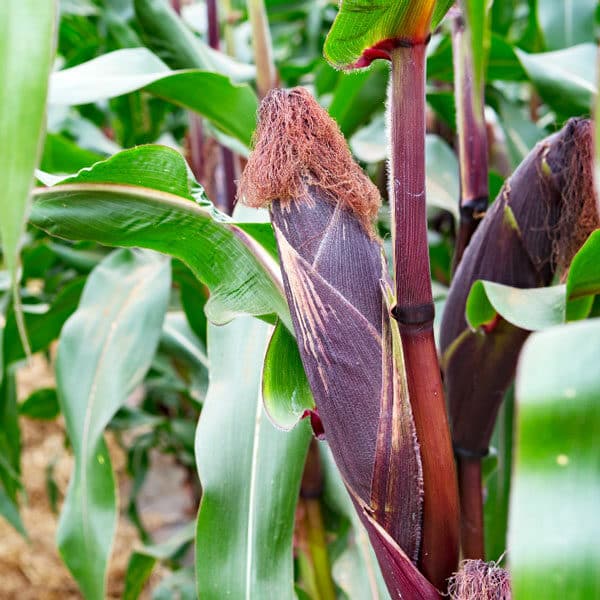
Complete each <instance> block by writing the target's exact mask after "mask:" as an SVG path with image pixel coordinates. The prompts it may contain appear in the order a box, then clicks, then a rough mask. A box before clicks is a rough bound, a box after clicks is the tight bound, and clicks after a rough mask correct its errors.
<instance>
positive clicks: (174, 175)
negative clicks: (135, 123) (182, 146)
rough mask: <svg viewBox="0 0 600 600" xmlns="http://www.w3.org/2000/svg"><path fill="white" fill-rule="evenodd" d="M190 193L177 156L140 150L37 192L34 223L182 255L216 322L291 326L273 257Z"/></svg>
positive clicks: (66, 234)
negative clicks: (272, 317) (207, 293)
mask: <svg viewBox="0 0 600 600" xmlns="http://www.w3.org/2000/svg"><path fill="white" fill-rule="evenodd" d="M194 184H195V182H194ZM192 191H193V192H194V193H196V192H197V188H194V189H190V183H189V181H188V172H187V168H186V164H185V161H184V159H183V157H182V156H181V155H180V154H179V153H178V152H176V151H175V150H172V149H170V148H166V147H162V146H141V147H139V148H135V149H132V150H125V151H123V152H121V153H119V154H116V155H115V156H113V157H112V158H110V159H108V160H107V161H104V162H101V163H97V164H96V165H94V167H93V168H92V169H90V170H84V171H81V172H80V173H79V174H78V175H77V176H75V177H72V178H69V179H67V180H65V181H64V182H62V184H61V185H59V186H54V187H49V188H38V189H36V190H35V192H34V195H35V198H36V200H35V202H34V206H33V207H32V212H31V218H30V220H31V222H32V223H33V224H34V225H36V226H38V227H40V228H42V229H44V230H46V231H48V233H50V234H52V235H56V236H59V237H63V238H67V239H72V240H82V239H83V240H93V241H97V242H100V243H102V244H104V245H107V246H127V247H135V246H140V247H145V248H150V249H153V250H157V251H159V252H164V253H165V254H170V255H171V256H174V257H176V258H179V259H180V260H182V261H183V262H185V263H186V264H187V265H188V266H189V267H190V269H191V270H192V271H193V272H194V274H195V275H196V277H198V279H200V280H201V281H202V282H203V283H205V284H206V285H207V286H208V287H209V289H210V290H211V298H210V300H209V302H208V304H207V306H206V310H207V314H208V315H209V317H210V318H211V319H212V320H214V321H217V322H220V323H224V322H226V321H227V320H229V319H232V318H233V317H234V316H236V315H237V314H241V313H246V314H252V315H268V314H277V315H278V316H279V317H280V318H281V320H282V321H283V322H284V323H285V324H288V325H290V328H291V323H290V317H289V311H288V308H287V304H286V302H285V299H284V297H283V290H281V288H280V287H279V286H280V285H281V283H280V282H279V277H280V276H279V274H278V273H277V265H276V263H275V262H274V260H273V259H272V258H271V257H270V256H269V255H268V254H267V252H266V251H265V250H263V249H262V247H261V246H260V245H259V244H258V243H257V242H256V241H255V240H254V239H253V238H252V237H251V236H250V235H249V234H247V233H246V232H245V231H244V230H243V229H242V228H241V227H240V226H238V225H237V224H236V223H235V222H233V221H232V220H231V219H230V218H229V217H227V216H226V215H224V214H222V213H219V212H218V211H217V210H216V209H215V208H214V207H213V206H212V204H210V202H209V201H208V200H206V198H205V197H204V195H203V194H201V201H200V202H196V201H194V196H192ZM198 193H199V192H198Z"/></svg>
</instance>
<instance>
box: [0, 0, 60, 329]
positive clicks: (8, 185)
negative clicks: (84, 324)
mask: <svg viewBox="0 0 600 600" xmlns="http://www.w3.org/2000/svg"><path fill="white" fill-rule="evenodd" d="M57 16H58V6H57V3H56V1H54V0H49V1H47V2H42V3H40V2H38V1H37V0H5V1H4V2H2V5H1V6H0V181H2V191H1V192H0V243H1V244H2V254H3V258H4V262H5V264H6V267H7V268H8V271H9V273H10V277H11V281H12V286H13V290H14V293H15V297H16V298H17V297H18V296H17V295H18V291H17V279H18V274H17V269H18V263H19V258H18V257H19V250H20V245H21V236H22V234H23V231H24V229H25V221H26V214H27V210H28V205H29V194H30V191H31V188H32V186H33V181H34V180H33V172H34V169H35V168H36V166H37V161H38V159H39V156H40V153H41V149H42V143H43V134H44V127H45V123H44V120H45V111H46V94H47V91H48V75H49V73H50V70H51V67H52V60H53V59H54V38H55V28H56V18H57ZM18 305H19V303H18V301H17V311H18V308H19V307H18ZM17 314H18V316H19V317H20V313H19V312H18V313H17ZM19 325H20V330H21V331H20V335H21V337H22V338H23V340H25V339H26V333H25V330H24V328H23V325H22V320H21V318H19Z"/></svg>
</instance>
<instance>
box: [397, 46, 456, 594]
mask: <svg viewBox="0 0 600 600" xmlns="http://www.w3.org/2000/svg"><path fill="white" fill-rule="evenodd" d="M425 55H426V44H425V43H417V44H415V45H411V46H408V47H404V46H401V47H398V48H396V49H395V50H393V51H392V55H391V56H392V85H391V95H390V111H391V142H392V153H391V175H392V177H391V190H390V198H391V199H392V219H393V228H392V230H393V232H394V269H395V274H396V306H395V307H394V309H393V311H392V314H393V316H394V317H395V318H396V319H397V321H398V323H399V328H400V335H401V338H402V346H403V351H404V363H405V368H406V373H407V381H408V390H409V397H410V403H411V406H412V410H413V415H414V420H415V427H416V432H417V438H418V441H419V444H420V450H421V459H422V463H423V482H424V492H425V497H424V506H423V542H422V549H421V555H420V559H419V566H420V568H421V571H422V572H423V573H424V574H425V576H426V577H427V579H428V580H429V581H430V582H432V583H433V584H434V585H435V586H436V587H437V588H438V589H440V590H444V589H445V587H446V580H447V578H448V577H450V575H451V574H452V573H453V571H454V570H455V569H456V566H457V563H458V539H459V510H458V491H457V483H456V469H455V465H454V457H453V453H452V444H451V441H450V430H449V426H448V418H447V415H446V407H445V403H444V394H443V388H442V381H441V376H440V368H439V364H438V358H437V352H436V348H435V342H434V337H433V317H434V308H433V297H432V291H431V274H430V268H429V248H428V245H427V212H426V204H425Z"/></svg>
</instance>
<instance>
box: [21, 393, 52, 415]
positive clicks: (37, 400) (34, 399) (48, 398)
mask: <svg viewBox="0 0 600 600" xmlns="http://www.w3.org/2000/svg"><path fill="white" fill-rule="evenodd" d="M59 413H60V406H59V405H58V396H57V395H56V389H54V388H42V389H39V390H36V391H35V392H33V393H32V394H30V395H29V396H28V397H27V398H26V399H25V400H24V401H23V402H22V403H21V404H20V405H19V415H21V416H25V417H28V418H29V419H41V420H44V421H49V420H52V419H54V418H56V417H57V416H58V414H59Z"/></svg>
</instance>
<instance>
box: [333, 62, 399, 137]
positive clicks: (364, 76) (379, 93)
mask: <svg viewBox="0 0 600 600" xmlns="http://www.w3.org/2000/svg"><path fill="white" fill-rule="evenodd" d="M388 77H389V69H388V67H387V65H384V64H379V65H374V66H373V67H372V68H371V69H369V70H368V71H363V72H357V73H350V74H348V75H342V76H340V78H339V79H338V83H337V85H336V86H335V89H334V90H333V96H332V98H331V103H330V104H329V109H328V110H329V114H330V116H331V117H332V118H333V119H334V120H335V121H336V122H337V124H338V125H339V127H340V129H341V131H342V133H343V134H344V135H345V136H350V135H351V134H352V133H354V132H355V131H356V129H357V128H358V127H360V125H363V124H364V123H366V122H367V121H368V120H369V119H370V118H371V117H372V116H373V113H374V112H377V111H379V110H380V109H381V108H382V107H383V105H384V102H385V98H386V90H387V82H388Z"/></svg>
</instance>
